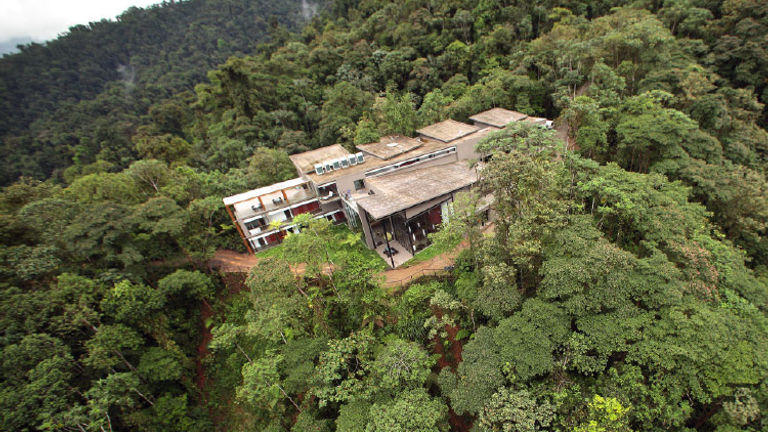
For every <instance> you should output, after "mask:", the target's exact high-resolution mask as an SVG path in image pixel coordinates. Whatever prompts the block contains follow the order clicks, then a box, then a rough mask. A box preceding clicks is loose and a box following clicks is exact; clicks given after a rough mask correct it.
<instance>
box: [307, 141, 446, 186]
mask: <svg viewBox="0 0 768 432" xmlns="http://www.w3.org/2000/svg"><path fill="white" fill-rule="evenodd" d="M453 145H454V144H453V143H444V142H441V141H435V140H430V139H422V140H421V145H420V146H419V147H416V148H414V149H412V150H410V151H406V152H404V153H400V154H399V155H397V156H394V157H392V158H391V159H381V158H378V157H375V156H371V155H369V154H366V155H365V161H364V162H363V163H358V164H357V165H351V166H350V167H349V168H342V169H339V170H334V171H331V172H326V173H323V174H317V173H315V172H314V171H312V172H310V173H307V177H308V178H309V179H310V180H312V181H313V182H314V183H315V184H316V185H318V186H319V185H324V184H326V183H332V182H335V181H336V180H338V179H339V178H341V177H345V176H348V175H350V174H359V175H360V176H361V177H362V174H363V173H365V172H368V171H370V170H374V169H376V168H381V167H383V166H387V165H390V164H393V163H396V162H400V161H403V160H406V159H410V158H414V157H418V156H421V155H423V154H427V153H432V152H436V151H438V150H442V149H445V148H448V147H452V146H453Z"/></svg>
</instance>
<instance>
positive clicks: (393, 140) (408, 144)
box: [357, 135, 422, 160]
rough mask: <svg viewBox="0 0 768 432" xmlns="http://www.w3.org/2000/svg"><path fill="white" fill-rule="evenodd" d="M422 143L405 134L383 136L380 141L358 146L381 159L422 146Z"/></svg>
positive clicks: (390, 157)
mask: <svg viewBox="0 0 768 432" xmlns="http://www.w3.org/2000/svg"><path fill="white" fill-rule="evenodd" d="M421 145H422V142H421V141H419V140H417V139H413V138H410V137H407V136H405V135H387V136H385V137H382V138H381V139H380V140H379V142H375V143H370V144H361V145H359V146H357V148H358V149H359V150H360V151H363V152H365V153H368V154H371V155H373V156H376V157H377V158H379V159H384V160H387V159H392V158H393V157H395V156H397V155H401V154H403V153H405V152H409V151H411V150H413V149H415V148H418V147H421Z"/></svg>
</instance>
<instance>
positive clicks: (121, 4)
mask: <svg viewBox="0 0 768 432" xmlns="http://www.w3.org/2000/svg"><path fill="white" fill-rule="evenodd" d="M160 1H161V0H100V1H99V0H0V41H5V40H8V39H12V38H15V37H25V36H29V37H31V38H33V39H35V40H39V41H46V40H50V39H54V38H56V36H58V35H59V34H61V33H64V32H66V31H67V30H69V28H70V27H72V26H73V25H77V24H88V23H89V22H92V21H100V20H101V19H102V18H107V19H114V18H115V17H116V16H117V15H120V14H121V13H122V12H123V11H125V10H126V9H128V8H129V7H131V6H137V7H146V6H149V5H151V4H157V3H160Z"/></svg>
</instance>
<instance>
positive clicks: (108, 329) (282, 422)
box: [0, 0, 768, 432]
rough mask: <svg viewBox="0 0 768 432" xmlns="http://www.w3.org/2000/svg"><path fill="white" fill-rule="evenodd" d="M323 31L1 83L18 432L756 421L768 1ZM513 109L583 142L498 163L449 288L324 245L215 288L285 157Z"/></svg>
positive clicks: (285, 173)
mask: <svg viewBox="0 0 768 432" xmlns="http://www.w3.org/2000/svg"><path fill="white" fill-rule="evenodd" d="M273 3H274V4H273ZM308 6H309V5H307V4H306V3H305V4H303V5H302V4H301V3H299V2H293V3H286V2H269V3H267V2H250V1H234V2H233V1H190V2H181V3H170V4H164V5H162V6H160V7H157V8H153V9H151V10H149V11H138V10H136V11H129V12H127V13H126V15H125V17H124V18H121V19H120V21H119V22H118V23H113V24H106V23H105V24H103V27H104V29H101V28H102V24H98V25H92V26H91V27H93V28H91V29H86V28H83V29H77V30H75V31H73V32H72V33H71V34H70V35H68V36H67V37H65V38H63V39H60V40H57V41H54V42H51V43H49V44H48V46H46V47H37V46H31V47H28V48H26V49H25V50H24V51H25V52H23V53H21V54H19V55H17V56H10V57H5V58H3V59H2V60H0V82H2V83H4V84H2V86H5V88H2V87H0V93H1V94H2V95H3V97H2V99H0V100H1V101H2V103H3V104H5V105H4V106H2V107H0V110H2V113H3V120H2V122H3V123H2V125H3V126H2V127H3V137H2V140H3V143H2V145H3V147H4V149H5V150H4V153H3V154H4V163H3V170H4V171H3V178H2V181H3V182H4V183H7V184H8V186H6V187H4V189H3V191H2V195H0V239H1V241H0V243H1V245H0V290H2V296H0V345H1V348H0V349H2V355H1V356H0V429H2V430H19V431H35V430H67V431H91V430H93V431H109V430H113V431H118V430H120V431H123V430H124V431H128V430H141V431H175V430H184V431H207V430H221V431H250V430H267V431H293V432H299V431H334V430H335V431H340V432H342V431H343V432H352V431H365V432H400V431H430V432H432V431H435V432H446V431H468V430H473V431H481V432H485V431H538V430H557V431H578V432H582V431H628V430H636V431H645V430H647V431H661V430H665V431H666V430H676V431H686V430H701V431H719V432H725V431H736V430H745V431H762V430H766V429H767V428H768V239H767V238H766V234H767V233H768V179H766V172H768V133H767V132H766V130H765V127H766V126H767V125H768V116H767V115H766V113H767V112H768V111H766V107H765V103H766V102H768V52H767V51H766V50H768V3H765V2H762V1H759V0H727V1H718V0H667V1H664V2H661V1H657V2H650V1H649V2H643V1H638V2H629V1H621V0H616V1H614V0H605V1H586V0H583V1H582V0H573V1H555V0H551V1H543V2H538V3H534V2H512V1H506V0H448V1H441V2H436V1H430V0H411V1H405V2H400V1H386V0H335V1H333V2H329V3H328V4H326V5H324V7H320V8H319V9H317V12H318V15H316V16H314V18H311V19H307V18H304V17H308V16H309V15H311V14H310V13H309V12H310V11H309V10H308V9H307V7H308ZM310 9H311V8H310ZM301 11H304V12H306V13H307V14H305V15H302V13H301ZM255 17H257V18H255ZM272 17H276V18H272ZM153 20H156V21H153ZM294 26H295V27H294ZM106 29H117V30H114V32H113V30H109V31H107V30H106ZM142 29H143V30H142ZM178 29H183V31H181V30H178ZM292 29H295V31H293V32H292V31H290V30H292ZM100 31H104V32H105V33H104V34H105V35H107V34H108V35H110V36H109V37H106V36H104V37H103V39H104V44H103V45H102V44H100V43H98V42H97V41H96V39H94V38H93V36H94V34H96V33H98V32H100ZM99 34H101V33H99ZM118 34H120V35H123V36H120V37H118V36H116V35H118ZM126 34H136V35H142V36H136V40H135V44H136V46H137V47H148V46H151V47H152V49H147V50H146V51H143V54H141V55H139V54H135V53H134V52H132V51H130V50H126V51H125V52H120V50H122V49H123V48H122V47H123V46H124V43H125V39H124V37H125V36H124V35H126ZM163 34H168V35H169V36H168V38H167V39H163V38H162V35H163ZM224 35H227V36H226V37H225V36H224ZM214 36H215V39H214V38H213V37H214ZM121 38H122V39H121ZM142 38H146V39H142ZM158 39H161V40H158ZM259 41H263V42H264V41H265V42H264V43H259ZM132 43H133V42H132ZM56 47H60V48H56ZM65 47H66V48H65ZM109 47H119V48H120V49H119V50H117V51H109V50H110V49H112V48H109ZM155 47H157V48H155ZM115 49H117V48H115ZM131 49H133V48H131ZM46 50H49V51H46ZM56 50H59V51H58V52H59V54H55V52H56ZM89 50H104V52H105V53H107V52H109V53H111V54H109V55H107V54H105V56H103V57H109V59H107V58H102V56H87V57H88V60H87V61H83V62H81V63H77V65H79V66H77V68H74V67H73V66H72V65H73V64H74V63H72V62H70V59H72V58H73V56H74V58H78V57H79V58H82V57H84V56H85V54H86V53H88V52H89ZM73 52H74V53H75V54H73ZM99 52H100V51H99ZM230 55H231V57H230ZM80 65H82V66H80ZM121 65H124V66H125V68H120V66H121ZM81 67H82V68H81ZM118 68H119V71H118ZM207 69H210V70H207ZM206 70H207V74H206V73H205V72H206ZM88 71H92V73H89V72H88ZM134 73H135V75H133V74H134ZM28 74H31V75H32V76H33V77H46V78H50V79H42V80H39V81H35V80H27V79H26V78H28V77H29V75H28ZM121 74H122V75H121ZM131 77H133V78H131ZM203 77H205V79H203ZM201 79H202V80H203V81H204V82H201V83H199V84H197V83H198V82H200V80H201ZM21 81H25V82H24V83H21V84H19V83H20V82H21ZM80 81H82V86H79V85H75V86H72V83H73V82H75V83H77V82H80ZM9 83H10V84H9ZM195 84H197V85H195ZM496 106H501V107H505V108H509V109H515V110H518V111H522V112H524V113H527V114H530V115H538V116H547V117H548V118H553V119H556V123H557V124H558V125H559V127H558V129H559V130H560V131H561V134H562V135H563V136H565V138H566V139H567V141H568V143H567V144H566V143H564V142H562V140H560V139H559V138H558V137H557V136H556V135H555V133H554V132H553V131H546V130H543V129H538V128H535V127H529V126H526V125H524V124H518V123H516V124H513V125H511V126H509V127H508V128H507V129H505V130H503V131H500V132H498V133H497V134H495V135H493V136H491V137H489V138H488V139H487V140H485V141H484V142H481V143H480V144H479V145H480V146H481V150H482V151H483V152H487V153H490V154H492V155H493V156H492V158H491V159H490V161H489V162H488V164H487V165H485V166H484V167H483V168H482V170H481V171H480V177H481V178H480V181H479V184H478V187H477V188H476V194H473V195H467V196H465V197H461V198H460V199H457V200H456V204H455V206H456V208H455V210H454V211H455V217H453V218H452V219H451V221H450V223H448V224H446V225H445V226H443V227H442V229H441V231H439V232H438V233H437V234H435V238H434V240H435V242H437V243H438V244H456V243H458V242H459V241H461V240H465V241H466V243H467V244H468V247H467V248H466V249H465V250H464V251H463V252H462V253H461V254H460V255H459V258H458V259H457V261H456V265H455V268H454V270H453V271H451V272H449V273H447V274H445V275H443V276H441V277H435V278H432V279H424V280H421V281H418V282H417V283H415V284H413V285H411V286H408V287H405V288H404V289H402V290H398V291H392V290H389V289H384V288H383V287H382V284H381V281H380V277H379V272H380V263H378V262H377V261H376V260H375V259H371V258H369V255H366V254H363V253H361V252H360V250H361V249H360V245H357V246H355V245H356V239H355V236H354V235H351V234H350V235H339V232H338V230H334V229H331V227H329V226H327V224H326V223H325V221H324V220H314V221H305V222H306V223H307V224H311V228H312V229H310V230H304V231H303V232H302V233H301V234H296V235H291V236H289V237H288V238H287V239H286V241H285V243H284V244H283V246H282V247H281V249H280V250H279V251H278V252H276V253H273V254H272V257H271V258H265V259H263V260H262V261H260V263H259V265H258V266H257V267H256V268H255V269H254V270H253V271H252V273H251V274H250V275H249V276H248V277H247V279H246V278H245V277H244V275H233V274H220V273H218V272H217V271H216V270H215V269H212V268H211V267H210V265H209V259H210V258H211V256H212V255H213V253H214V251H216V250H217V249H220V248H229V249H238V248H239V249H242V245H241V244H239V239H238V236H237V233H236V232H235V231H234V228H233V227H232V226H231V223H229V221H228V217H227V216H226V213H225V212H224V209H223V206H222V203H221V198H222V197H223V196H226V195H229V194H233V193H238V192H242V191H245V190H248V189H251V188H254V187H258V186H262V185H267V184H270V183H272V182H275V181H279V180H284V179H287V178H290V177H292V176H295V170H294V168H293V166H292V165H291V163H290V161H289V160H288V158H287V155H288V154H289V153H294V152H298V151H302V150H306V149H311V148H316V147H319V146H323V145H328V144H333V143H341V144H343V145H345V146H347V147H349V148H351V147H352V146H353V145H354V144H360V143H365V142H370V141H372V140H374V139H376V137H378V136H379V135H382V134H386V133H405V134H410V133H412V132H413V131H414V130H415V129H417V128H419V127H421V126H424V125H427V124H430V123H433V122H435V121H438V120H441V119H445V118H449V117H450V118H454V119H456V120H466V119H467V117H468V116H470V115H472V114H475V113H477V112H480V111H482V110H485V109H488V108H491V107H496ZM5 113H8V115H5ZM20 174H21V175H24V176H25V177H22V178H20V179H17V177H18V176H19V175H20ZM478 194H493V196H494V198H495V202H494V204H493V209H494V210H495V213H496V219H495V225H494V228H493V230H492V231H490V232H488V233H487V234H482V233H481V231H480V227H479V226H477V217H476V215H475V214H474V208H475V206H474V205H473V203H474V202H475V201H476V200H477V195H478ZM329 242H336V243H337V244H339V245H342V244H343V245H345V248H342V249H345V250H348V252H347V253H341V254H336V256H335V258H334V262H333V265H334V268H335V269H336V271H335V272H334V273H333V274H332V275H327V274H324V273H322V272H321V271H320V269H321V268H323V266H325V265H326V264H327V262H326V260H328V259H330V258H328V256H329V255H328V254H327V253H326V252H327V250H326V249H325V247H326V246H325V245H327V244H328V243H329ZM346 245H348V248H346ZM298 263H306V268H307V270H306V272H305V273H304V275H303V276H301V277H296V276H294V274H293V273H292V272H291V270H290V268H289V265H296V264H298ZM204 329H211V332H212V340H210V341H208V340H207V337H208V334H207V333H206V332H205V331H204Z"/></svg>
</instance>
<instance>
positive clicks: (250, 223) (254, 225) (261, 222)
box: [245, 218, 267, 231]
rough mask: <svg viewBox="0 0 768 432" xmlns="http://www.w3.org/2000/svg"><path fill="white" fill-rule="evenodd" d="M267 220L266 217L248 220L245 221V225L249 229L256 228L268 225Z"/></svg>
mask: <svg viewBox="0 0 768 432" xmlns="http://www.w3.org/2000/svg"><path fill="white" fill-rule="evenodd" d="M266 224H267V222H266V221H265V220H264V218H257V219H254V220H252V221H248V222H246V223H245V227H246V228H248V230H249V231H250V230H255V229H257V228H261V227H263V226H264V225H266Z"/></svg>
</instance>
